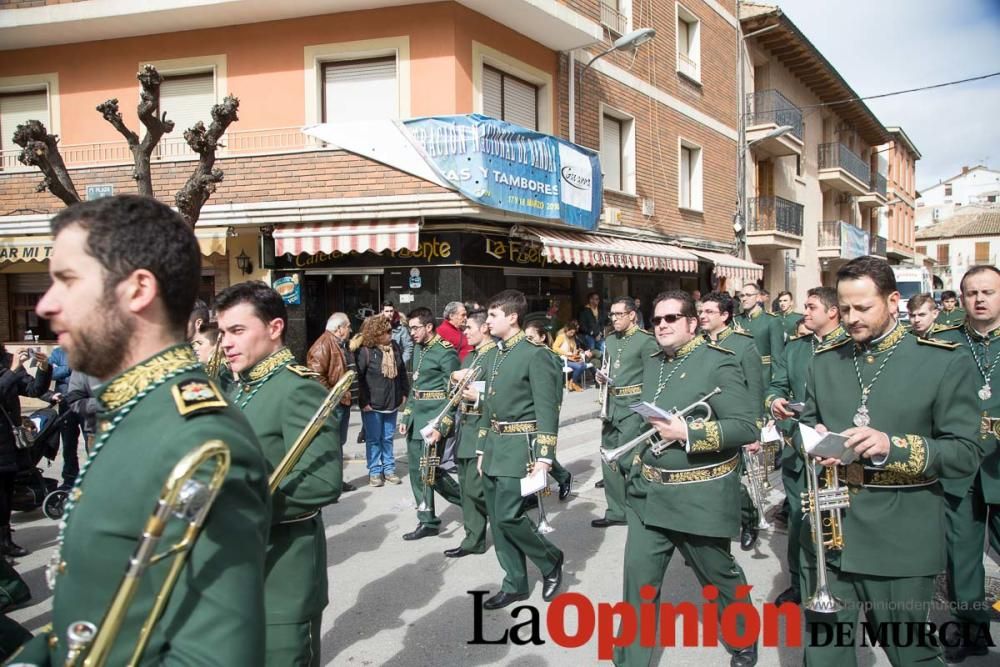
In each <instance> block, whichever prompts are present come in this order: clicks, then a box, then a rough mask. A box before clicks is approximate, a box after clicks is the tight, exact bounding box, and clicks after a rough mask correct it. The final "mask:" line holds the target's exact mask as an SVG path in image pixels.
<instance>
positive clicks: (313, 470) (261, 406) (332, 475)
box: [233, 347, 343, 625]
mask: <svg viewBox="0 0 1000 667" xmlns="http://www.w3.org/2000/svg"><path fill="white" fill-rule="evenodd" d="M317 378H318V375H317V374H316V373H314V372H313V371H312V370H311V369H310V368H309V367H307V366H300V365H298V364H296V363H295V358H294V357H293V356H292V353H291V351H290V350H289V349H288V348H286V347H283V348H281V349H280V350H278V351H277V352H275V353H274V354H272V355H270V356H268V357H267V358H266V359H263V360H261V361H259V362H257V363H256V364H255V365H254V366H253V367H252V368H249V369H247V370H245V371H243V372H242V373H240V382H239V384H238V385H236V386H235V387H234V390H235V391H234V393H233V403H234V404H235V405H236V406H237V407H239V408H240V409H241V410H243V414H245V415H246V417H247V419H248V420H249V421H250V425H251V426H252V427H253V430H254V433H256V434H257V438H258V440H260V444H261V447H262V448H263V450H264V456H265V457H266V458H267V462H268V464H269V465H270V467H271V469H272V470H273V469H274V468H275V467H277V465H278V464H279V463H280V462H281V460H282V459H283V458H284V457H285V454H286V453H287V452H288V450H289V449H291V446H292V444H293V443H294V442H295V440H296V439H297V438H298V436H299V434H301V433H302V432H303V431H304V430H305V427H306V424H307V423H308V422H309V420H310V419H311V418H312V416H313V415H314V414H315V413H316V410H317V409H318V408H319V406H320V405H321V404H322V403H323V400H324V399H325V398H326V394H327V391H326V389H325V388H324V387H323V385H322V384H320V383H319V380H318V379H317ZM342 461H343V458H342V455H341V452H340V438H339V420H338V418H337V416H336V412H334V413H333V414H332V415H331V416H330V417H329V419H327V421H326V425H325V426H323V428H322V429H321V430H320V431H319V433H318V434H317V435H316V438H315V439H314V440H313V441H312V444H310V445H309V448H308V449H306V451H305V453H304V454H303V455H302V458H301V459H300V460H299V462H298V463H297V464H296V465H295V467H294V468H292V471H291V472H290V473H289V474H288V476H287V477H285V479H284V481H283V482H282V483H281V484H280V486H279V487H278V489H277V491H276V492H275V494H274V498H273V500H272V505H273V509H272V511H273V515H272V517H271V520H272V525H271V538H270V540H269V541H268V545H267V569H266V577H267V579H266V591H265V600H266V603H267V623H268V624H269V625H276V624H282V623H302V622H304V621H307V620H309V619H311V618H312V617H314V616H316V615H317V614H320V613H322V611H323V608H324V607H326V605H327V602H328V599H327V585H326V584H327V579H326V535H325V534H324V530H323V517H322V515H321V514H320V511H321V510H322V509H323V507H325V506H326V505H329V504H330V503H332V502H334V501H335V500H337V498H338V497H340V492H341V489H342V486H343V462H342Z"/></svg>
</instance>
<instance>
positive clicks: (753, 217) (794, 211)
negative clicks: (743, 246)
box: [747, 196, 804, 249]
mask: <svg viewBox="0 0 1000 667" xmlns="http://www.w3.org/2000/svg"><path fill="white" fill-rule="evenodd" d="M749 205H750V215H749V219H748V220H747V243H748V244H749V245H752V246H756V247H761V246H773V247H776V248H791V249H795V248H798V247H799V246H800V245H801V241H802V219H803V211H804V207H803V206H802V204H797V203H795V202H793V201H789V200H787V199H784V198H783V197H774V196H767V197H756V198H754V199H751V200H749Z"/></svg>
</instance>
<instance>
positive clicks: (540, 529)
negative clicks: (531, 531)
mask: <svg viewBox="0 0 1000 667" xmlns="http://www.w3.org/2000/svg"><path fill="white" fill-rule="evenodd" d="M554 530H555V528H553V527H552V525H551V524H549V522H548V521H547V520H546V519H545V517H542V519H541V521H539V522H538V526H536V527H535V532H536V533H538V534H539V535H547V534H548V533H551V532H552V531H554Z"/></svg>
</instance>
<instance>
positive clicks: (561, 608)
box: [545, 593, 594, 648]
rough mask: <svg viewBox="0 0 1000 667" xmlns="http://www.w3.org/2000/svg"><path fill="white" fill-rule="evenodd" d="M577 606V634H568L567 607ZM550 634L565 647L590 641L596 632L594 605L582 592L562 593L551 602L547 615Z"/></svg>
mask: <svg viewBox="0 0 1000 667" xmlns="http://www.w3.org/2000/svg"><path fill="white" fill-rule="evenodd" d="M567 607H575V608H576V619H577V620H576V634H575V635H569V634H566V608H567ZM545 627H546V629H547V630H548V631H549V636H550V637H552V641H554V642H555V643H556V644H558V645H559V646H562V647H563V648H579V647H581V646H583V645H584V644H586V643H587V642H588V641H590V638H591V636H593V634H594V607H593V605H591V604H590V600H588V599H587V598H586V597H585V596H583V595H581V594H580V593H562V594H560V595H557V596H556V597H555V599H554V600H552V602H550V603H549V610H548V612H547V613H546V615H545Z"/></svg>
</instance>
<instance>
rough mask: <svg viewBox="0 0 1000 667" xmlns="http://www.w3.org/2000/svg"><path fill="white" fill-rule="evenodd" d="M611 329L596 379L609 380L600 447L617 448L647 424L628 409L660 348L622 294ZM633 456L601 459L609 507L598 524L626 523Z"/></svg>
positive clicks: (612, 312)
mask: <svg viewBox="0 0 1000 667" xmlns="http://www.w3.org/2000/svg"><path fill="white" fill-rule="evenodd" d="M608 315H609V316H610V317H611V327H612V333H611V335H610V336H608V340H607V343H606V346H605V349H604V353H605V355H606V359H607V360H608V364H607V368H608V374H607V376H605V375H604V373H602V372H599V373H598V374H597V376H596V377H597V382H598V383H600V384H606V383H607V384H610V386H609V387H608V388H607V389H606V391H607V399H606V406H603V407H602V415H603V424H602V428H601V447H603V448H605V449H615V448H617V447H619V446H621V445H624V444H625V443H626V442H628V441H629V440H631V439H632V438H634V437H636V436H637V435H639V434H640V433H642V430H643V429H644V428H646V423H645V422H644V421H643V419H642V417H640V416H639V415H638V414H636V413H635V412H633V411H632V410H630V409H629V406H630V405H632V404H633V403H635V402H636V401H637V400H638V399H639V397H640V396H641V395H642V372H643V366H644V365H645V363H646V362H647V361H648V360H649V358H650V357H651V356H652V355H653V354H656V352H657V350H658V349H659V348H658V347H657V345H656V339H655V338H653V336H652V334H650V333H649V332H647V331H644V330H642V329H640V328H639V326H638V325H637V324H636V308H635V301H633V300H632V299H631V298H629V297H627V296H625V297H619V298H618V299H615V300H614V301H613V302H612V303H611V310H610V311H609V312H608ZM630 463H631V460H630V459H620V460H618V461H616V462H614V463H612V464H611V465H608V464H607V463H604V461H603V460H602V461H601V472H602V473H603V479H604V497H605V498H606V499H607V501H608V509H607V510H606V511H605V513H604V516H603V517H601V518H600V519H594V520H593V521H591V522H590V525H591V526H594V527H595V528H607V527H608V526H614V525H618V524H621V525H624V524H625V518H626V517H625V480H627V479H628V477H629V470H630V465H629V464H630Z"/></svg>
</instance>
